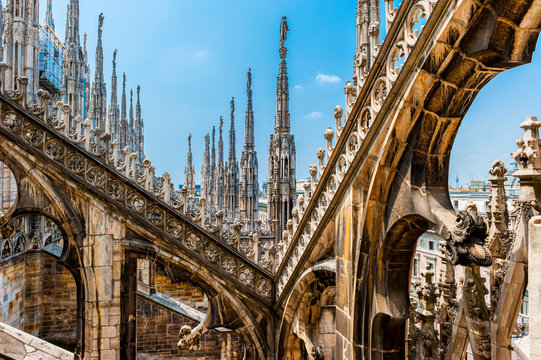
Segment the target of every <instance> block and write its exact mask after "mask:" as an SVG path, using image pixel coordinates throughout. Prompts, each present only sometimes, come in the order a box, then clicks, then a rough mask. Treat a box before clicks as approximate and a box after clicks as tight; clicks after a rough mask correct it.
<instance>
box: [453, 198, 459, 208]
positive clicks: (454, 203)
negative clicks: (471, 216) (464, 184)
mask: <svg viewBox="0 0 541 360" xmlns="http://www.w3.org/2000/svg"><path fill="white" fill-rule="evenodd" d="M453 207H454V208H455V210H458V200H454V201H453Z"/></svg>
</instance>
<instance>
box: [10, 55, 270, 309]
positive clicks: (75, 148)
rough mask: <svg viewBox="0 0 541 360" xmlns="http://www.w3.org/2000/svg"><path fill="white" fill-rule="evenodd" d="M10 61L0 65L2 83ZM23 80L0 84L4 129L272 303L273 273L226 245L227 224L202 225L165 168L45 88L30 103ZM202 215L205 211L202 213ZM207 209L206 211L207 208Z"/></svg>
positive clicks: (237, 282)
mask: <svg viewBox="0 0 541 360" xmlns="http://www.w3.org/2000/svg"><path fill="white" fill-rule="evenodd" d="M5 70H6V65H5V64H0V83H1V84H3V83H4V81H3V80H4V77H5ZM26 84H27V79H26V78H24V77H23V78H19V79H18V80H17V87H16V89H17V90H15V91H2V90H1V89H3V85H2V86H0V106H1V117H0V132H1V134H2V135H3V136H5V137H6V138H9V139H11V140H12V141H14V142H16V143H17V144H19V145H21V146H22V147H23V148H25V150H26V151H28V152H29V153H32V154H34V155H37V156H38V157H39V158H41V159H42V160H43V161H45V162H47V163H49V164H52V165H53V166H55V167H57V168H58V169H60V170H61V171H62V172H63V173H64V174H66V176H67V177H69V178H71V179H73V180H74V181H76V182H77V183H78V184H80V185H81V186H83V187H84V188H85V189H87V190H88V191H89V192H90V193H93V194H95V195H97V196H99V197H101V198H104V199H106V200H107V201H108V202H109V203H110V204H112V205H114V206H116V207H117V208H119V209H121V210H122V211H124V212H125V213H126V214H128V215H130V216H131V217H133V218H135V219H137V220H138V221H140V222H141V223H143V224H145V225H146V226H147V227H148V228H150V229H152V230H153V231H154V232H156V233H158V234H160V235H161V238H163V239H166V240H167V241H168V242H170V243H171V244H173V245H174V246H176V247H178V248H179V249H182V250H183V251H186V252H187V253H188V254H190V255H193V256H194V257H195V258H197V259H198V260H199V261H201V262H203V263H205V264H206V265H207V266H208V267H209V268H211V269H214V270H215V271H216V272H217V273H219V274H221V275H222V276H224V277H225V278H228V279H230V280H232V281H233V282H235V283H236V284H237V285H239V286H241V287H242V288H243V289H245V290H247V291H248V292H249V293H251V294H253V295H255V296H256V297H257V298H259V299H260V300H263V301H265V302H267V303H268V302H269V301H270V299H271V298H272V295H273V282H272V281H273V280H272V277H271V275H270V274H269V273H268V272H267V271H266V270H264V269H262V268H261V267H259V266H257V265H256V264H255V263H254V262H253V261H251V260H250V259H249V258H248V257H246V256H244V255H243V254H242V253H241V252H239V251H238V250H237V249H236V248H234V247H232V246H230V245H228V244H226V242H225V241H224V240H223V239H220V238H223V235H224V234H223V233H222V231H221V230H222V226H221V225H220V224H218V225H220V226H215V224H213V225H210V226H209V225H208V224H205V221H204V219H205V217H204V216H199V218H197V217H196V218H194V216H192V215H190V214H189V213H187V212H186V204H187V200H186V192H185V191H179V190H177V191H174V190H173V189H174V185H173V184H172V182H171V177H170V176H169V174H168V173H164V174H163V175H162V176H161V177H159V178H156V177H155V175H154V167H153V166H152V164H151V162H150V160H144V161H143V164H142V166H140V168H139V169H138V166H137V162H136V161H137V159H136V154H135V153H132V152H131V150H130V149H129V147H126V148H125V149H122V150H121V151H120V150H119V149H118V144H117V143H116V141H113V142H112V143H110V139H111V137H110V135H109V134H107V133H105V134H102V133H100V131H99V130H93V129H91V123H90V120H88V119H87V120H85V121H84V122H83V121H82V118H81V117H80V116H77V117H73V116H71V108H70V106H69V105H66V104H63V103H62V102H57V103H56V104H55V105H54V106H52V104H51V101H50V95H49V93H48V92H47V91H43V90H38V92H37V94H36V100H35V101H31V102H28V101H27V99H26V97H27V95H26ZM199 215H201V214H199ZM203 215H204V214H203Z"/></svg>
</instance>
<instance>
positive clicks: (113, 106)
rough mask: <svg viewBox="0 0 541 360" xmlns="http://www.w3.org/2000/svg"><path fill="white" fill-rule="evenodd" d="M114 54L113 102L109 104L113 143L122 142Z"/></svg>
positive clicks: (110, 132) (114, 58)
mask: <svg viewBox="0 0 541 360" xmlns="http://www.w3.org/2000/svg"><path fill="white" fill-rule="evenodd" d="M117 52H118V51H117V50H116V49H115V51H114V52H113V75H111V102H110V103H109V126H108V129H107V131H108V132H109V134H111V141H113V140H116V141H117V142H120V107H119V106H118V94H117V81H118V79H117V76H116V54H117Z"/></svg>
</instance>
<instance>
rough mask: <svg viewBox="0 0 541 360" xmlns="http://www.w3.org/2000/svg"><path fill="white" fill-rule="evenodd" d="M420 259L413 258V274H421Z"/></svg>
mask: <svg viewBox="0 0 541 360" xmlns="http://www.w3.org/2000/svg"><path fill="white" fill-rule="evenodd" d="M418 268H419V259H413V276H418V274H419V270H418Z"/></svg>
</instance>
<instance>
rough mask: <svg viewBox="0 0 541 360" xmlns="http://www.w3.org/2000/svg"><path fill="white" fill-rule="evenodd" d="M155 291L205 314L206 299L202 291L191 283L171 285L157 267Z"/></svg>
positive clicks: (165, 275)
mask: <svg viewBox="0 0 541 360" xmlns="http://www.w3.org/2000/svg"><path fill="white" fill-rule="evenodd" d="M155 281H156V291H157V292H159V293H162V294H164V295H167V296H169V297H170V298H172V299H174V300H177V301H180V302H181V303H183V304H186V305H188V306H190V307H192V308H194V309H196V310H199V311H202V312H205V313H206V312H207V310H208V307H209V305H208V299H207V297H206V296H205V293H204V292H203V290H202V289H201V288H200V287H199V286H197V285H195V284H192V283H189V282H180V283H172V282H171V280H170V279H169V277H168V276H167V274H165V273H164V271H163V270H161V269H160V268H159V267H158V268H157V269H156V280H155Z"/></svg>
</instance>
